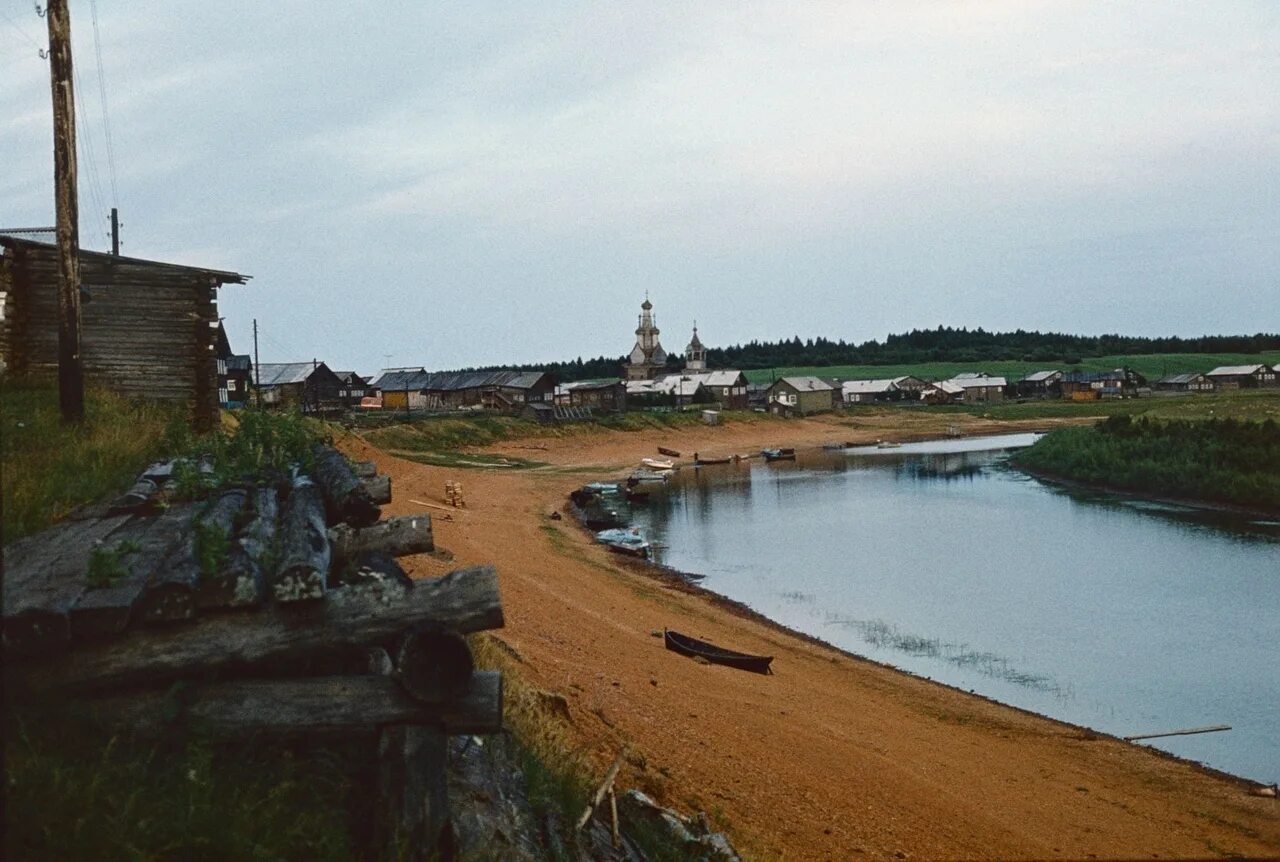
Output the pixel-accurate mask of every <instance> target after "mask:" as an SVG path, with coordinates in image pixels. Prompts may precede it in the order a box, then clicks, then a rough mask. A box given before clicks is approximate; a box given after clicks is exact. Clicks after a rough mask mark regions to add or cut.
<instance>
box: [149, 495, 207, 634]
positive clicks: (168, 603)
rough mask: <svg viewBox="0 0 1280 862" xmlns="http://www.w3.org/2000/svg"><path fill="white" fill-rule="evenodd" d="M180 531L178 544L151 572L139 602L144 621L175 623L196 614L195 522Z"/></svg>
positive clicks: (197, 563) (187, 521)
mask: <svg viewBox="0 0 1280 862" xmlns="http://www.w3.org/2000/svg"><path fill="white" fill-rule="evenodd" d="M176 529H177V530H178V531H179V534H180V536H179V539H178V541H177V542H176V543H175V544H174V546H173V548H172V549H171V550H170V551H169V553H168V554H167V555H165V558H164V560H163V562H161V563H160V565H159V566H158V567H157V568H156V570H155V571H153V572H152V573H151V576H150V577H149V578H148V579H147V586H146V589H145V590H144V591H143V593H142V597H141V598H140V599H139V600H138V603H137V615H138V618H139V619H141V620H142V621H143V622H147V623H160V622H174V621H176V620H189V619H191V618H192V617H194V616H195V615H196V591H197V590H198V589H199V588H200V562H199V560H198V558H197V556H196V553H197V551H196V527H195V519H194V518H190V517H189V518H187V519H186V520H185V521H184V522H183V523H182V524H181V525H179V526H178V527H176Z"/></svg>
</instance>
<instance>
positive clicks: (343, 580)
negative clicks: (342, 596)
mask: <svg viewBox="0 0 1280 862" xmlns="http://www.w3.org/2000/svg"><path fill="white" fill-rule="evenodd" d="M329 586H330V587H331V588H337V587H346V588H348V589H349V590H352V591H359V592H366V593H369V594H377V595H381V596H384V597H388V598H398V597H401V596H403V595H404V594H405V593H406V592H407V591H409V590H411V589H413V578H411V577H409V575H408V573H407V572H405V570H404V569H403V568H402V567H401V565H400V564H399V563H397V562H396V561H395V559H394V558H393V557H389V556H387V555H386V554H379V553H377V552H374V551H366V552H365V553H363V554H360V555H358V556H357V557H356V558H355V559H354V560H350V561H345V562H343V564H342V565H339V566H334V568H333V570H332V571H331V572H330V573H329Z"/></svg>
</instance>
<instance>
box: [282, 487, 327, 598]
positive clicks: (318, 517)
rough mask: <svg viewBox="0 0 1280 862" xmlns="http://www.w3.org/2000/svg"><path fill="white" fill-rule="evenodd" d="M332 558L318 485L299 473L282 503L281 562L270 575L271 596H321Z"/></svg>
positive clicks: (322, 595)
mask: <svg viewBox="0 0 1280 862" xmlns="http://www.w3.org/2000/svg"><path fill="white" fill-rule="evenodd" d="M331 562H332V553H331V551H330V547H329V536H328V534H327V533H326V532H325V516H324V500H323V498H322V497H321V493H320V489H319V488H317V487H316V486H315V485H314V484H312V482H311V480H309V479H308V478H307V477H305V476H299V477H298V478H297V479H296V480H294V483H293V490H292V491H291V492H290V494H289V499H288V500H287V501H286V502H285V505H284V517H283V519H282V521H281V529H280V566H279V568H278V569H277V570H276V572H275V574H274V575H273V577H272V581H271V595H272V597H273V598H275V600H276V601H278V602H296V601H302V600H304V599H319V598H323V597H324V589H325V581H326V580H327V579H328V576H329V565H330V563H331Z"/></svg>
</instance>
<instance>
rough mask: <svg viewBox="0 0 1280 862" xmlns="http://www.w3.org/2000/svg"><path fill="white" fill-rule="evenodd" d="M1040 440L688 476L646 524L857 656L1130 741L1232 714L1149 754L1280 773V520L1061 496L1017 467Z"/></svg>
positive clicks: (1269, 776)
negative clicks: (1023, 450) (1213, 729)
mask: <svg viewBox="0 0 1280 862" xmlns="http://www.w3.org/2000/svg"><path fill="white" fill-rule="evenodd" d="M1033 439H1034V438H1033V437H1032V436H1030V435H1013V436H1004V437H991V438H980V439H967V440H956V441H938V442H932V443H920V444H907V445H904V446H903V447H902V448H900V449H883V450H880V449H875V448H861V449H850V450H847V451H845V452H828V451H816V452H809V453H805V452H801V453H800V457H799V459H798V460H797V461H794V462H774V463H763V462H760V461H758V460H755V461H752V462H743V463H741V464H736V465H724V466H714V467H705V468H701V469H698V470H693V469H685V470H682V471H680V473H679V474H677V476H676V478H675V479H673V480H672V481H671V482H670V483H669V485H668V487H667V490H666V492H665V493H663V494H655V495H654V497H653V499H652V501H651V502H650V504H649V505H647V506H636V507H634V512H633V516H632V517H633V522H634V523H636V524H637V525H640V526H642V527H644V528H646V530H647V532H648V533H649V535H650V538H651V539H652V540H653V541H654V542H655V543H657V544H658V545H659V546H660V547H659V548H658V549H657V550H656V552H655V557H656V560H657V562H660V563H663V564H666V565H669V566H672V567H673V568H676V569H679V570H681V571H685V572H692V573H698V574H702V575H705V579H704V580H702V581H701V583H702V585H703V586H704V587H706V588H707V589H710V590H713V591H715V592H718V593H720V594H722V595H725V596H728V597H730V598H733V599H737V600H739V601H741V602H744V603H746V604H747V605H749V606H750V607H752V608H753V609H755V610H756V611H758V612H760V613H761V614H764V615H765V616H767V617H769V618H771V619H773V620H775V621H777V622H779V623H781V624H783V625H785V626H788V627H790V628H793V629H796V630H798V631H801V632H804V633H807V634H810V635H814V636H817V637H819V638H821V639H823V640H825V641H827V642H829V643H831V644H833V645H835V646H837V647H840V648H841V649H844V650H847V651H849V652H852V653H856V654H859V655H864V656H867V657H868V658H871V659H874V660H876V661H879V662H884V663H886V664H891V665H894V666H897V667H899V668H902V669H903V670H906V671H909V672H911V673H914V674H917V675H920V676H925V677H929V678H932V679H935V680H939V681H941V682H945V683H947V684H950V685H953V686H956V687H958V688H961V689H965V690H973V691H975V692H977V693H979V694H983V695H986V696H988V697H991V698H994V699H996V700H999V701H1002V702H1004V703H1008V704H1012V705H1015V706H1018V707H1022V708H1024V709H1028V710H1032V711H1035V712H1038V713H1041V714H1044V715H1048V716H1052V717H1054V718H1059V719H1063V720H1065V721H1069V722H1072V723H1075V724H1080V725H1084V726H1087V727H1092V728H1095V729H1098V730H1102V731H1105V732H1107V733H1113V734H1117V735H1121V736H1127V735H1135V734H1139V733H1145V732H1157V731H1163V730H1173V729H1179V728H1185V727H1193V726H1203V725H1215V724H1229V725H1231V726H1232V728H1233V729H1232V730H1230V731H1228V732H1224V733H1211V734H1203V735H1198V736H1185V737H1170V738H1166V739H1160V740H1153V741H1151V743H1150V744H1155V745H1158V746H1159V747H1161V748H1163V749H1165V750H1167V751H1170V752H1173V753H1174V754H1177V755H1180V756H1182V757H1186V758H1189V759H1192V760H1197V761H1201V762H1204V763H1207V764H1208V765H1210V766H1213V767H1215V768H1218V769H1222V770H1225V771H1227V772H1231V773H1234V774H1237V775H1242V776H1246V777H1249V778H1253V779H1257V780H1260V781H1265V782H1272V781H1276V780H1277V779H1280V671H1278V670H1277V668H1278V667H1280V660H1278V659H1277V651H1278V650H1280V523H1277V522H1274V521H1272V522H1268V521H1265V520H1257V519H1249V518H1246V517H1243V516H1236V515H1226V514H1223V513H1213V512H1205V511H1202V510H1195V509H1190V508H1186V507H1180V506H1170V505H1160V504H1154V503H1145V502H1141V501H1136V500H1131V499H1126V498H1122V497H1119V496H1112V495H1106V494H1098V493H1080V492H1074V491H1066V490H1062V489H1060V488H1057V487H1054V486H1051V485H1048V484H1045V483H1042V482H1040V481H1038V480H1035V479H1032V478H1030V477H1027V476H1025V475H1024V474H1021V473H1019V472H1017V471H1016V470H1013V469H1012V468H1010V467H1008V466H1007V465H1006V463H1005V462H1006V461H1007V458H1008V454H1009V452H1010V451H1011V449H1013V448H1015V447H1018V446H1024V445H1028V444H1029V443H1030V442H1032V440H1033ZM726 646H731V645H730V644H726ZM775 672H777V673H786V667H785V665H784V666H781V667H776V668H775Z"/></svg>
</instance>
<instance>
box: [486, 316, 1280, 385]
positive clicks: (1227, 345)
mask: <svg viewBox="0 0 1280 862" xmlns="http://www.w3.org/2000/svg"><path fill="white" fill-rule="evenodd" d="M680 350H683V346H680V347H679V349H678V350H677V352H676V354H674V355H673V356H672V357H670V359H669V361H668V367H669V368H670V369H671V370H672V371H677V370H679V369H680V368H682V367H683V365H684V361H683V357H681V356H680V355H678V354H679V351H680ZM1264 350H1280V334H1268V333H1258V334H1257V335H1205V336H1201V337H1200V338H1176V337H1169V338H1142V337H1137V336H1130V335H1065V334H1063V333H1059V332H1027V331H1025V330H1021V329H1019V330H1015V331H1013V332H987V331H986V330H984V329H981V328H978V329H965V328H963V327H962V328H959V329H955V328H952V327H949V326H940V327H938V328H937V329H913V330H911V331H910V332H906V333H902V334H899V335H890V336H888V337H887V338H885V340H884V341H883V342H881V341H875V340H872V341H864V342H862V343H861V344H855V343H853V342H846V341H843V340H836V341H833V340H831V339H829V338H809V339H801V338H800V337H799V336H796V337H794V338H791V339H782V340H781V341H749V342H747V343H746V344H735V345H733V346H730V347H712V348H709V349H708V350H707V361H708V364H709V365H710V366H711V367H712V368H740V369H752V368H785V367H795V366H824V365H908V364H914V363H920V362H991V361H997V360H1026V361H1029V362H1056V363H1062V364H1065V365H1073V364H1075V363H1078V362H1080V361H1081V360H1082V359H1088V358H1092V357H1096V356H1115V355H1125V354H1139V353H1260V352H1261V351H1264ZM625 359H626V357H623V356H617V357H607V356H599V357H596V358H595V359H587V360H583V359H582V358H581V357H579V358H577V359H575V360H572V361H568V362H540V363H539V362H534V363H528V364H525V365H519V366H515V367H517V368H520V369H522V370H527V371H548V372H551V373H552V374H555V375H556V376H557V377H558V378H559V379H560V380H563V381H570V380H588V379H591V378H595V377H616V376H617V375H618V373H619V369H620V368H621V366H622V363H623V362H624V361H625ZM510 367H511V366H490V367H487V368H481V369H464V370H479V371H495V370H498V369H499V368H510Z"/></svg>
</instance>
